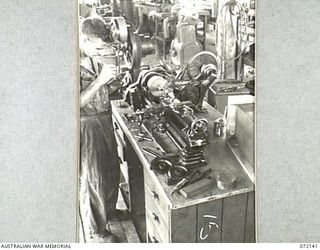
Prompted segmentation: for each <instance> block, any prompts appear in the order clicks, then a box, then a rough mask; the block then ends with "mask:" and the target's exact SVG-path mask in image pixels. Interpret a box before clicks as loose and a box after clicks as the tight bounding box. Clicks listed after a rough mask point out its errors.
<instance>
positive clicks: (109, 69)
mask: <svg viewBox="0 0 320 250" xmlns="http://www.w3.org/2000/svg"><path fill="white" fill-rule="evenodd" d="M115 77H116V67H115V66H114V65H110V64H104V65H103V67H102V70H101V72H100V74H99V76H98V78H97V83H98V85H99V86H100V87H101V86H102V85H104V84H106V83H107V82H109V81H110V80H112V79H113V78H115Z"/></svg>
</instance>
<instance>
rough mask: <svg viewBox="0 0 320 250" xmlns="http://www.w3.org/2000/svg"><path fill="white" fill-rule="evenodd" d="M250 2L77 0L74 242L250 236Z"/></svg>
mask: <svg viewBox="0 0 320 250" xmlns="http://www.w3.org/2000/svg"><path fill="white" fill-rule="evenodd" d="M255 8H256V2H255V0H80V1H79V12H78V13H79V16H78V18H79V19H78V22H79V29H78V31H79V72H80V82H79V90H80V93H79V99H80V101H79V104H80V107H79V108H80V110H79V113H80V145H79V152H80V153H79V157H80V159H79V188H78V189H79V199H78V203H79V204H78V208H79V209H78V211H79V225H78V229H79V232H78V238H79V242H81V243H186V242H188V243H189V242H190V243H254V242H256V225H255V221H256V218H255V182H256V178H255V177H256V176H255V116H256V115H255V94H256V93H255V40H256V39H255Z"/></svg>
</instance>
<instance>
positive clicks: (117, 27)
mask: <svg viewBox="0 0 320 250" xmlns="http://www.w3.org/2000/svg"><path fill="white" fill-rule="evenodd" d="M110 25H111V32H112V37H113V39H114V40H118V41H119V42H122V43H124V42H127V40H128V29H127V23H126V20H125V19H124V18H123V17H112V18H111V22H110Z"/></svg>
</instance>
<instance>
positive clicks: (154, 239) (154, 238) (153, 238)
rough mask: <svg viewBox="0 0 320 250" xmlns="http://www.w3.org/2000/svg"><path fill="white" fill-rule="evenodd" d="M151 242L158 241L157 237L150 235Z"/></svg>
mask: <svg viewBox="0 0 320 250" xmlns="http://www.w3.org/2000/svg"><path fill="white" fill-rule="evenodd" d="M151 242H152V243H159V241H158V240H157V238H156V237H154V236H152V239H151Z"/></svg>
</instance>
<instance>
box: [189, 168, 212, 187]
mask: <svg viewBox="0 0 320 250" xmlns="http://www.w3.org/2000/svg"><path fill="white" fill-rule="evenodd" d="M211 171H212V169H211V168H208V169H207V170H205V171H203V172H201V174H200V175H197V176H196V177H194V178H192V179H191V180H190V181H189V184H193V183H195V182H197V181H199V180H201V179H203V178H205V177H206V176H207V175H208V174H210V173H211Z"/></svg>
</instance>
